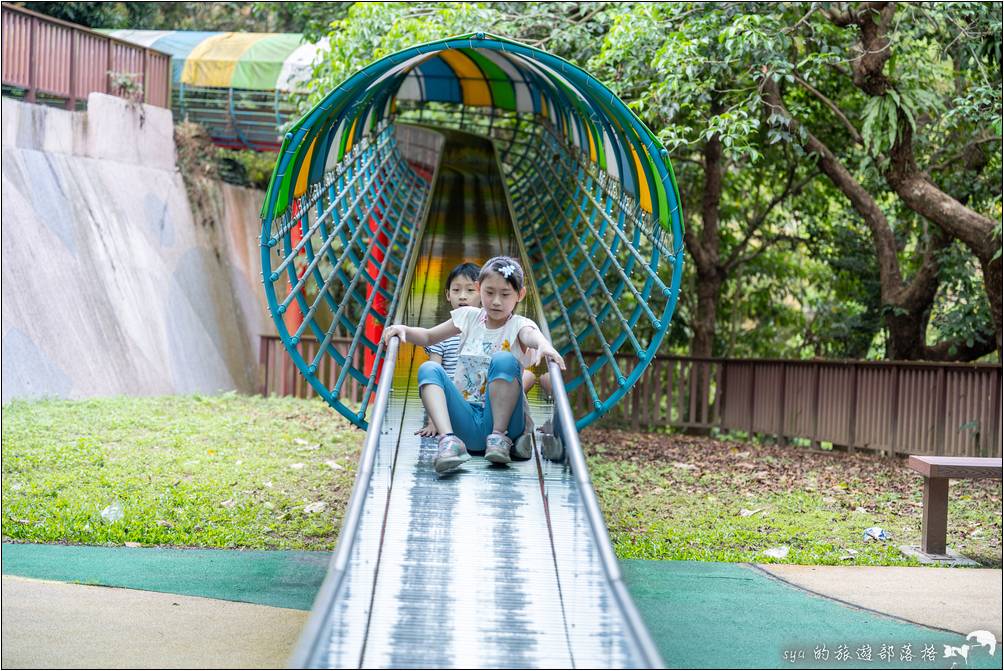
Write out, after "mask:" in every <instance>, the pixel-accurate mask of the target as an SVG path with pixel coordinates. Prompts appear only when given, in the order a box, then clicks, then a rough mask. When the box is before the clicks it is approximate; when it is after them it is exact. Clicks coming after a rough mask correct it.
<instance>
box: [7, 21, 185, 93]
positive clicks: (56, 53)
mask: <svg viewBox="0 0 1004 671" xmlns="http://www.w3.org/2000/svg"><path fill="white" fill-rule="evenodd" d="M0 24H2V42H3V85H4V86H5V87H13V88H16V89H22V90H23V91H24V98H25V100H27V101H28V102H36V101H37V100H39V99H40V98H46V99H55V100H59V101H62V104H63V105H64V106H65V107H66V108H67V109H76V108H77V101H78V100H81V99H84V100H86V98H87V95H88V94H89V93H92V92H98V93H109V94H112V95H118V96H122V97H126V98H129V97H134V98H135V99H136V100H137V101H138V102H145V103H149V104H151V105H158V106H160V107H169V106H170V101H171V56H170V54H166V53H164V52H162V51H156V50H154V49H148V48H146V47H143V46H140V45H137V44H132V43H130V42H124V41H122V40H119V39H116V38H114V37H110V36H108V35H103V34H101V33H97V32H95V31H93V30H88V29H87V28H84V27H83V26H78V25H76V24H73V23H68V22H66V21H61V20H59V19H54V18H52V17H50V16H45V15H44V14H38V13H36V12H32V11H29V10H27V9H24V8H23V7H18V6H17V5H10V4H7V3H3V5H2V9H0ZM116 75H119V77H116ZM123 78H124V79H123ZM125 79H128V80H131V81H132V82H134V84H135V86H136V88H135V89H132V90H129V86H128V85H126V84H124V83H123V82H124V81H125Z"/></svg>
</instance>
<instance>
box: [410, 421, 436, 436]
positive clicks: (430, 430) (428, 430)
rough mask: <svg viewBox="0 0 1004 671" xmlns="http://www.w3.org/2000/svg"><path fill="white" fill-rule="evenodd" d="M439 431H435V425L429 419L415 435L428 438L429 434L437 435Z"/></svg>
mask: <svg viewBox="0 0 1004 671" xmlns="http://www.w3.org/2000/svg"><path fill="white" fill-rule="evenodd" d="M438 433H439V432H438V431H436V425H435V424H433V423H432V420H431V419H430V420H429V421H428V423H427V424H426V425H425V426H423V427H422V428H421V429H419V430H418V431H416V432H415V435H416V436H422V437H423V438H429V437H431V436H435V435H437V434H438Z"/></svg>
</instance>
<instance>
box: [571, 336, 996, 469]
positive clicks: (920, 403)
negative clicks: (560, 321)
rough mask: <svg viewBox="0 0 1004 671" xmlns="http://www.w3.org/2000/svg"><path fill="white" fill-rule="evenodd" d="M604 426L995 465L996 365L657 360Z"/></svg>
mask: <svg viewBox="0 0 1004 671" xmlns="http://www.w3.org/2000/svg"><path fill="white" fill-rule="evenodd" d="M585 359H586V363H587V364H591V363H592V362H593V361H596V359H597V355H596V354H587V355H586V357H585ZM622 365H623V366H624V367H625V368H626V367H628V366H629V360H628V359H625V360H624V361H623V364H622ZM601 371H604V372H606V375H604V374H602V372H601V374H600V375H599V376H598V380H596V381H595V384H597V385H598V386H599V387H601V388H604V389H605V388H606V387H607V386H609V385H612V384H613V379H612V375H611V374H610V372H609V371H610V368H609V366H606V367H604V368H603V369H601ZM571 397H572V400H573V406H574V407H575V408H576V410H577V412H585V410H586V409H587V408H588V407H589V402H588V398H587V397H586V393H585V390H584V389H583V388H579V389H576V390H574V391H573V392H572V394H571ZM605 421H606V422H607V423H613V424H623V425H626V426H629V427H631V428H634V429H655V428H660V427H669V426H672V427H680V428H712V427H716V428H719V429H723V430H728V431H744V432H746V433H749V434H762V435H771V436H775V437H777V439H778V440H780V441H782V442H783V441H786V440H789V439H794V438H800V439H804V440H808V441H811V442H812V443H813V444H820V443H831V444H833V445H835V446H837V447H840V448H850V449H855V448H857V449H865V450H875V451H880V452H884V453H888V454H931V455H949V456H993V457H999V456H1001V366H1000V365H997V364H941V363H924V362H910V361H875V362H872V361H826V360H812V361H797V360H783V359H695V358H690V357H675V356H659V357H656V359H655V360H654V361H653V362H652V363H651V365H650V366H649V367H648V368H647V369H646V371H645V373H644V374H643V375H642V377H641V379H640V380H639V381H638V383H637V384H636V385H635V386H634V388H633V389H632V390H631V391H630V392H629V393H628V394H627V396H625V398H624V399H623V400H622V401H621V403H620V404H618V405H617V406H616V407H615V408H614V409H613V410H612V411H611V412H610V414H609V415H607V417H606V418H605Z"/></svg>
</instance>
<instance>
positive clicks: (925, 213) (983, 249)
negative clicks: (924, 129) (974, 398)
mask: <svg viewBox="0 0 1004 671" xmlns="http://www.w3.org/2000/svg"><path fill="white" fill-rule="evenodd" d="M900 125H901V127H902V128H903V131H902V133H901V134H900V137H899V139H898V140H897V142H896V145H895V146H894V147H893V150H892V152H891V160H890V167H889V169H888V170H887V171H886V173H885V178H886V182H888V184H889V186H890V187H892V188H893V189H894V190H895V191H896V194H897V195H898V196H899V197H900V199H901V200H902V201H903V203H904V204H905V205H906V206H907V207H909V208H910V209H911V210H913V211H914V212H916V213H917V214H919V215H920V216H922V217H924V218H925V219H928V220H929V221H932V222H934V223H935V224H937V225H938V226H939V227H940V228H941V229H942V230H943V231H945V232H946V233H947V234H949V235H951V236H952V237H955V238H958V239H959V240H960V241H961V242H962V244H964V245H965V246H966V247H968V248H969V250H970V251H971V252H972V253H973V254H974V255H975V256H976V258H978V259H979V260H980V267H981V269H982V271H983V286H984V288H985V290H986V293H987V300H988V301H989V302H990V317H991V319H992V321H993V328H994V338H995V340H996V344H997V351H998V353H999V352H1001V351H1002V349H1001V334H1002V323H1001V320H1002V314H1001V303H1002V301H1004V294H1002V287H1001V258H1000V256H997V258H994V257H995V256H996V255H997V250H998V244H997V241H996V240H994V237H993V230H994V222H993V221H991V220H990V219H989V218H988V217H984V216H983V215H982V214H979V213H978V212H975V211H973V210H971V209H970V208H968V207H966V206H965V205H963V204H962V203H960V202H959V201H958V200H956V199H955V198H953V197H952V196H950V195H949V194H947V193H945V192H944V191H942V190H941V189H939V188H938V187H937V186H936V185H935V184H934V183H933V182H931V180H930V179H928V177H927V175H926V174H924V173H923V172H922V171H921V170H920V169H919V168H918V167H917V164H916V161H915V160H914V154H913V133H912V131H911V129H910V127H909V125H908V124H907V122H906V121H905V120H901V122H900Z"/></svg>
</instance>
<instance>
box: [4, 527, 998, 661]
mask: <svg viewBox="0 0 1004 671" xmlns="http://www.w3.org/2000/svg"><path fill="white" fill-rule="evenodd" d="M329 557H330V555H329V554H328V553H326V552H282V551H272V552H245V551H239V550H176V549H161V548H122V547H92V546H68V545H28V544H13V543H5V544H4V545H3V573H4V575H16V576H22V577H27V578H37V579H43V580H58V581H64V582H73V583H82V584H88V585H104V586H108V587H124V588H130V589H141V590H149V591H155V592H168V593H172V594H187V595H190V596H202V597H208V598H214V599H225V600H229V601H243V602H248V603H256V604H261V605H267V606H278V607H282V608H296V609H300V610H308V609H309V608H310V607H311V604H312V602H313V599H314V595H315V594H316V592H317V589H318V587H320V584H321V581H322V580H323V579H324V574H325V570H326V568H327V563H328V559H329ZM621 567H622V568H623V571H624V579H625V581H626V583H627V586H628V589H629V590H630V592H631V595H632V597H633V598H634V600H635V603H636V605H637V606H638V609H639V611H641V614H642V616H643V617H644V618H645V622H646V624H647V625H648V628H649V631H650V632H651V633H652V636H653V638H654V639H655V641H656V643H657V644H658V645H659V648H660V650H661V652H662V654H663V657H664V659H665V662H666V664H667V665H668V666H669V667H671V668H684V667H692V668H712V667H717V668H729V667H732V668H754V667H759V668H781V667H794V668H806V667H818V668H848V669H851V668H858V669H860V668H870V669H889V668H921V669H939V668H952V666H953V664H954V665H955V667H956V668H971V669H975V668H998V669H999V668H1001V663H1000V660H1001V656H1002V652H1001V650H1000V649H997V650H996V652H995V654H994V656H993V657H991V656H990V654H989V652H988V651H987V650H986V649H985V648H980V647H971V648H969V650H968V651H967V652H968V657H967V658H961V657H958V656H957V653H956V656H953V657H947V658H946V657H944V654H945V646H946V645H948V646H952V647H959V646H962V645H964V644H965V643H966V641H965V640H964V638H963V637H962V636H961V635H958V634H951V633H947V632H944V631H939V630H936V629H931V628H928V627H923V626H920V625H915V624H910V623H907V622H903V621H900V620H897V619H894V618H891V617H885V616H882V615H879V614H876V613H873V612H870V611H866V610H861V609H857V608H852V607H850V606H846V605H844V604H841V603H839V602H837V601H833V600H830V599H827V598H825V597H820V596H816V595H814V594H810V593H808V592H805V591H803V590H800V589H797V588H795V587H792V586H790V585H787V584H785V583H783V582H780V581H778V580H775V579H773V578H771V577H770V576H767V575H766V574H764V573H762V572H761V571H759V570H757V569H755V568H753V567H749V566H745V565H741V564H719V563H713V562H689V561H662V562H660V561H641V560H626V561H623V562H621ZM883 646H886V647H883ZM890 646H891V648H890ZM907 646H909V647H907ZM925 649H926V650H927V651H928V657H930V656H932V655H933V657H934V659H933V661H932V660H930V659H925V658H924V657H923V655H924V652H925ZM890 650H891V651H892V652H893V653H894V654H893V659H885V658H883V652H884V653H885V654H886V655H887V654H888V653H889V651H890ZM932 651H933V652H932ZM906 652H909V656H910V657H911V658H912V659H910V660H907V659H901V658H903V657H906V656H907V655H906V654H905V653H906ZM817 653H818V654H819V656H820V659H816V654H817ZM845 654H846V655H847V658H846V659H844V655H845ZM824 655H825V658H824ZM869 656H870V657H871V661H868V660H867V659H862V658H864V657H869Z"/></svg>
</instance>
